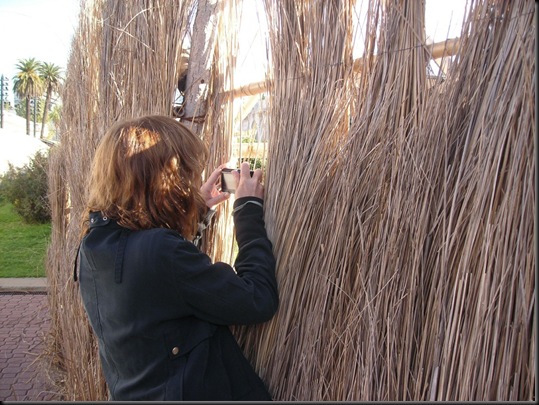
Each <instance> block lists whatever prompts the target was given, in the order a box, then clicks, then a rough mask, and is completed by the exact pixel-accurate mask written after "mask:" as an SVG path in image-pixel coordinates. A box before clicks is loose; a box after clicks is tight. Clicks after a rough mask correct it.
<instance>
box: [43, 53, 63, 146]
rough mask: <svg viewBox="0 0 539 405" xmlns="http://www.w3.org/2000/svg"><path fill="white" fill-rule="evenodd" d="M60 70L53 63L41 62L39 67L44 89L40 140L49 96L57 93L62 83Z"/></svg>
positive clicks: (47, 111)
mask: <svg viewBox="0 0 539 405" xmlns="http://www.w3.org/2000/svg"><path fill="white" fill-rule="evenodd" d="M61 72H62V69H61V68H60V66H57V65H55V64H53V63H46V62H43V63H42V64H41V65H40V67H39V75H40V77H41V80H42V82H43V86H44V88H45V106H44V107H43V121H42V123H41V135H40V139H43V134H44V133H45V124H46V123H47V118H48V115H49V109H50V104H51V96H52V93H53V92H56V91H58V88H59V87H60V83H61V81H62V73H61Z"/></svg>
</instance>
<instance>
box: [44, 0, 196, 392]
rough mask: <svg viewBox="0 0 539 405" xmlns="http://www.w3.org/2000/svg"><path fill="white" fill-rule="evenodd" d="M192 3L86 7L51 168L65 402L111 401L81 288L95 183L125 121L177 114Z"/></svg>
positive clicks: (58, 348) (51, 262) (53, 264)
mask: <svg viewBox="0 0 539 405" xmlns="http://www.w3.org/2000/svg"><path fill="white" fill-rule="evenodd" d="M190 9H191V2H188V1H185V2H182V3H181V4H179V3H174V4H173V3H170V2H167V1H142V0H140V1H132V2H131V1H130V2H123V1H112V0H110V1H107V0H101V1H97V0H96V1H91V2H82V4H81V10H82V12H81V15H80V18H79V28H78V32H77V34H76V36H75V39H74V41H73V44H72V51H71V56H70V60H69V63H68V69H67V77H66V85H65V90H64V93H63V97H62V98H63V105H64V109H63V116H62V123H61V125H62V131H61V146H60V147H59V149H58V150H57V151H55V154H53V160H52V162H51V169H50V175H49V178H50V184H51V191H52V193H51V206H52V207H53V212H52V214H53V219H52V221H53V234H52V239H51V244H50V248H49V254H48V265H47V275H48V279H49V282H50V283H51V288H50V291H49V297H50V298H49V303H50V308H51V316H52V319H53V328H52V332H53V334H54V335H53V340H54V346H53V347H54V350H55V352H56V354H57V361H58V362H59V363H60V365H61V366H62V367H63V368H64V369H65V371H66V372H65V381H64V386H65V399H67V400H104V399H106V398H107V392H106V387H105V383H104V379H103V377H102V374H101V369H100V364H99V360H98V356H97V343H96V340H95V337H94V336H93V334H92V332H91V329H90V327H89V324H88V322H87V319H86V314H85V312H84V309H83V307H82V304H81V301H80V297H79V292H78V288H77V285H76V284H75V283H74V282H73V279H72V277H73V261H74V258H75V255H76V249H77V246H78V242H79V240H80V233H81V218H82V216H83V214H84V197H85V193H86V177H87V174H88V170H89V167H90V164H91V161H92V157H93V153H94V151H95V148H96V145H97V143H98V142H99V140H100V138H101V136H102V135H103V134H104V132H105V131H106V129H107V128H108V127H109V126H110V124H112V122H114V121H115V120H118V119H123V118H128V117H131V116H138V115H143V114H171V112H172V102H173V95H174V90H175V87H176V85H177V82H178V79H179V77H180V75H181V68H182V66H181V65H182V59H181V57H180V55H181V52H182V44H183V39H184V37H185V32H186V30H187V21H188V13H189V12H190Z"/></svg>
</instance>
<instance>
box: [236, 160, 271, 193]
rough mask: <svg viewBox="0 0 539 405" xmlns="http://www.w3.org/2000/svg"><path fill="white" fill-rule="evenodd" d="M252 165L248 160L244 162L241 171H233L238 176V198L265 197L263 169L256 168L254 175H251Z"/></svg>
mask: <svg viewBox="0 0 539 405" xmlns="http://www.w3.org/2000/svg"><path fill="white" fill-rule="evenodd" d="M250 171H251V170H250V166H249V163H248V162H243V163H242V164H241V167H240V173H238V172H237V171H234V172H232V173H233V175H234V177H235V178H236V184H237V185H238V186H237V187H236V198H241V197H258V198H262V199H263V198H264V185H263V184H262V170H260V169H256V170H255V171H254V172H253V177H251V175H250Z"/></svg>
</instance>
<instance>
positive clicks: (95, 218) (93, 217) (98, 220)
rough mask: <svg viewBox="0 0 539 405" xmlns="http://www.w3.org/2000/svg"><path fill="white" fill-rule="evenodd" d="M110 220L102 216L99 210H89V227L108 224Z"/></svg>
mask: <svg viewBox="0 0 539 405" xmlns="http://www.w3.org/2000/svg"><path fill="white" fill-rule="evenodd" d="M110 222H111V219H110V218H109V217H106V216H104V215H103V213H102V212H101V211H93V212H90V229H92V228H95V227H98V226H105V225H108V224H109V223H110Z"/></svg>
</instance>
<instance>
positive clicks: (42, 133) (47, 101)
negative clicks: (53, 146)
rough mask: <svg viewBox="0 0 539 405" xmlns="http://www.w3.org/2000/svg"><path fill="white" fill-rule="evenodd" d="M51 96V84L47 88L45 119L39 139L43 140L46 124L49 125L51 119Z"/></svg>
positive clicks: (44, 107)
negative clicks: (48, 121)
mask: <svg viewBox="0 0 539 405" xmlns="http://www.w3.org/2000/svg"><path fill="white" fill-rule="evenodd" d="M51 94H52V87H51V85H50V84H49V86H48V87H47V95H46V96H45V105H44V106H43V119H42V121H41V134H40V135H39V139H43V136H44V135H45V124H46V123H47V119H48V118H49V106H50V103H51Z"/></svg>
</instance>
